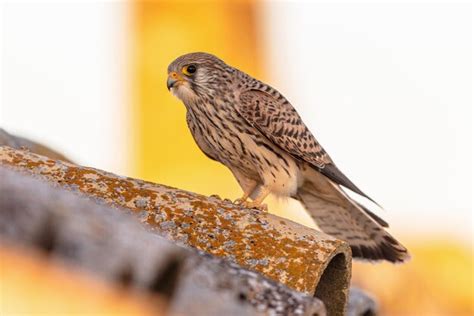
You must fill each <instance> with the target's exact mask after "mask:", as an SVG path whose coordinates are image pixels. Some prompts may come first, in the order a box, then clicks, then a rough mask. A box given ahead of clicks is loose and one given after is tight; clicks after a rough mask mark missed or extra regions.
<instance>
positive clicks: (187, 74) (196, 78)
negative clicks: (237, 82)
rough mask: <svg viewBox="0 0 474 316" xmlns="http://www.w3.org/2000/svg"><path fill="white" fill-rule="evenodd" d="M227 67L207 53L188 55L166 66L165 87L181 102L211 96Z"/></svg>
mask: <svg viewBox="0 0 474 316" xmlns="http://www.w3.org/2000/svg"><path fill="white" fill-rule="evenodd" d="M226 68H228V66H227V65H226V64H225V63H224V62H223V61H222V60H220V59H219V58H217V57H216V56H214V55H211V54H208V53H190V54H186V55H183V56H180V57H178V58H176V59H175V60H174V61H173V62H172V63H171V64H170V65H169V66H168V80H167V82H166V85H167V87H168V90H170V91H171V93H173V94H174V95H175V96H176V97H177V98H179V99H180V100H182V101H183V102H185V103H186V102H188V101H192V100H193V99H195V98H197V97H199V96H201V95H204V94H206V95H208V96H209V95H212V94H213V92H214V91H215V90H216V89H217V88H218V85H219V82H221V80H222V75H223V73H225V69H226Z"/></svg>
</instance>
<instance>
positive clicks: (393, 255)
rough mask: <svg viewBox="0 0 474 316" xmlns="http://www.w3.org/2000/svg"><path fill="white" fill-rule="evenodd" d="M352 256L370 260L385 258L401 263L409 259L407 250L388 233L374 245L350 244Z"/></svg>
mask: <svg viewBox="0 0 474 316" xmlns="http://www.w3.org/2000/svg"><path fill="white" fill-rule="evenodd" d="M351 250H352V257H354V258H359V259H365V260H370V261H378V260H387V261H389V262H392V263H403V262H406V261H408V260H409V259H410V254H409V253H408V250H407V249H406V248H405V247H403V246H402V245H401V244H400V243H399V242H397V241H396V240H395V239H394V238H393V237H391V236H390V235H385V236H384V237H383V241H382V242H381V243H379V244H377V245H375V246H366V245H351Z"/></svg>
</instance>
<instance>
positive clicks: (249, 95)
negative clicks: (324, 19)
mask: <svg viewBox="0 0 474 316" xmlns="http://www.w3.org/2000/svg"><path fill="white" fill-rule="evenodd" d="M167 85H168V88H169V89H170V91H171V92H172V93H173V94H174V95H175V96H176V97H178V98H179V99H181V100H182V101H183V103H184V105H185V106H186V109H187V113H186V121H187V124H188V126H189V129H190V131H191V133H192V135H193V137H194V140H195V141H196V143H197V145H198V146H199V148H200V149H201V150H202V151H203V152H204V153H205V154H206V155H207V156H208V157H209V158H211V159H213V160H216V161H219V162H221V163H222V164H224V165H225V166H227V167H228V168H229V169H230V170H231V172H232V173H233V175H234V176H235V178H236V179H237V181H238V182H239V184H240V186H241V187H242V189H243V191H244V194H243V196H242V197H241V198H240V199H238V200H237V202H238V203H240V204H243V205H245V206H247V207H257V208H264V207H265V206H264V204H263V201H264V199H265V197H266V196H267V195H268V194H269V193H273V194H276V195H279V196H284V197H294V198H296V199H298V200H299V201H300V202H301V203H302V204H303V205H304V206H305V208H306V210H307V211H308V213H309V214H310V215H311V217H312V218H313V219H314V220H315V221H316V223H317V224H318V226H319V228H320V229H321V230H323V231H324V232H326V233H328V234H330V235H333V236H335V237H337V238H340V239H343V240H346V241H347V242H348V243H349V244H350V246H351V248H352V252H353V255H354V257H359V258H364V259H369V260H381V259H385V260H388V261H392V262H401V261H404V260H406V259H407V258H408V257H409V255H408V252H407V250H406V248H405V247H403V246H402V245H401V244H400V243H399V242H398V241H396V240H395V239H394V238H393V237H392V236H391V235H390V234H389V233H388V232H387V231H386V230H385V229H384V228H385V227H388V225H387V223H386V222H385V221H383V220H382V219H381V218H379V217H378V216H377V215H375V214H374V213H372V212H371V211H370V210H368V209H367V208H366V207H365V206H363V205H361V204H359V203H358V202H356V201H355V200H353V199H352V198H351V197H349V196H348V195H347V193H346V192H344V191H343V190H342V189H341V186H343V187H346V188H348V189H350V190H352V191H353V192H355V193H358V194H360V195H362V196H364V197H366V198H368V199H370V198H369V197H368V196H367V195H366V194H365V193H363V192H362V191H361V190H360V189H359V188H358V187H357V186H355V185H354V184H353V183H352V182H351V181H350V180H349V179H348V178H347V177H346V176H345V175H344V174H343V173H342V172H341V171H340V170H339V169H338V168H337V166H336V165H335V164H334V162H333V161H332V159H331V158H330V157H329V155H328V154H327V152H326V151H325V150H324V149H323V147H322V146H321V145H320V144H319V143H318V142H317V140H316V138H315V137H314V136H313V134H312V133H311V132H310V130H309V129H308V128H307V127H306V125H305V124H304V122H303V120H302V119H301V117H300V116H299V114H298V113H297V112H296V110H295V109H294V108H293V106H292V105H291V104H290V103H289V102H288V101H287V100H286V98H285V97H284V96H283V95H281V94H280V93H279V92H278V91H277V90H275V89H273V88H272V87H270V86H269V85H267V84H265V83H263V82H261V81H259V80H257V79H254V78H252V77H250V76H249V75H247V74H245V73H244V72H242V71H240V70H238V69H236V68H234V67H231V66H229V65H227V64H226V63H224V62H223V61H222V60H220V59H219V58H217V57H215V56H213V55H210V54H207V53H191V54H186V55H183V56H181V57H178V58H177V59H176V60H175V61H173V62H172V63H171V64H170V66H169V67H168V82H167ZM249 199H252V201H249Z"/></svg>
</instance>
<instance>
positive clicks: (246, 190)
mask: <svg viewBox="0 0 474 316" xmlns="http://www.w3.org/2000/svg"><path fill="white" fill-rule="evenodd" d="M255 188H257V181H252V183H250V185H247V186H246V187H245V188H244V195H242V197H241V198H239V199H237V200H235V201H234V204H237V205H242V204H244V203H246V201H247V199H248V198H249V196H250V195H251V194H252V193H253V191H254V190H255Z"/></svg>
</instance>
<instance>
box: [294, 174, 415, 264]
mask: <svg viewBox="0 0 474 316" xmlns="http://www.w3.org/2000/svg"><path fill="white" fill-rule="evenodd" d="M296 198H297V199H298V200H299V201H301V203H302V204H303V205H304V207H305V208H306V210H307V212H308V213H309V214H310V216H311V217H312V218H313V219H314V220H315V221H316V223H317V224H318V226H319V228H320V229H321V230H322V231H324V232H325V233H327V234H329V235H332V236H334V237H336V238H339V239H342V240H345V241H346V242H348V243H349V245H350V246H351V249H352V255H353V257H356V258H362V259H367V260H387V261H390V262H403V261H406V260H407V259H409V258H410V255H409V254H408V251H407V249H406V248H405V247H404V246H403V245H402V244H400V243H399V242H398V241H397V240H396V239H395V238H393V237H392V236H391V235H390V234H389V233H388V232H387V231H386V230H385V229H384V227H388V224H387V223H386V222H385V221H383V220H382V219H381V218H379V217H378V216H376V215H375V214H373V213H372V212H370V211H369V210H367V209H366V208H365V207H363V206H362V205H360V204H358V203H357V202H356V201H354V200H353V199H351V198H350V197H349V196H348V195H347V194H346V193H345V192H344V191H343V190H342V189H341V188H340V187H339V186H338V185H336V184H335V183H333V182H332V181H330V180H329V179H327V178H326V177H324V176H323V175H321V174H315V173H312V176H311V178H310V180H306V182H305V183H304V184H303V186H302V187H301V188H299V189H298V192H297V195H296Z"/></svg>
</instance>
